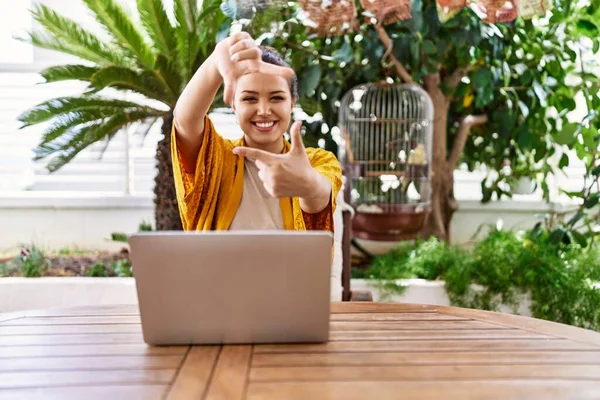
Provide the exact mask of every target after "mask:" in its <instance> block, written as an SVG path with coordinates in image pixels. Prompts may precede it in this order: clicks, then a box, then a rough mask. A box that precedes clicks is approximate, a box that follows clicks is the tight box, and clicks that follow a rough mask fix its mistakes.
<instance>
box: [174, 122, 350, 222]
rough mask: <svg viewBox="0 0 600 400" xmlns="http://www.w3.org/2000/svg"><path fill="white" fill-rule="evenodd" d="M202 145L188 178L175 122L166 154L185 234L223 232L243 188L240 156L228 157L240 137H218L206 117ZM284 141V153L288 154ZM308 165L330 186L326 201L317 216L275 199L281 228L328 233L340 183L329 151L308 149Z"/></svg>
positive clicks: (336, 164)
mask: <svg viewBox="0 0 600 400" xmlns="http://www.w3.org/2000/svg"><path fill="white" fill-rule="evenodd" d="M204 123H205V128H204V136H203V142H202V147H201V148H200V154H199V155H198V160H197V161H196V171H195V173H194V174H189V173H187V172H186V171H185V169H184V167H183V163H182V161H181V154H180V152H179V149H178V148H177V140H176V136H175V124H173V129H172V132H171V155H172V159H173V172H174V178H175V190H176V192H177V202H178V204H179V213H180V215H181V221H182V223H183V229H184V230H186V231H191V230H197V231H210V230H228V229H229V226H230V225H231V222H232V221H233V218H234V217H235V214H236V212H237V209H238V206H239V204H240V201H241V198H242V191H243V187H244V158H243V157H242V156H238V155H236V154H233V151H232V150H233V148H234V147H239V146H244V145H245V142H244V139H243V138H241V139H238V140H227V139H223V138H222V137H221V136H220V135H219V134H218V133H217V132H216V130H215V127H214V125H213V123H212V121H211V120H210V118H209V117H208V116H207V117H205V121H204ZM290 147H291V146H290V144H289V142H287V141H285V143H284V153H287V152H288V151H289V150H290ZM306 154H307V155H308V158H309V160H310V163H311V165H312V167H313V168H314V169H315V170H316V171H317V172H318V173H320V174H321V175H322V176H324V177H326V178H327V179H329V181H330V182H331V188H332V190H331V200H330V203H329V205H328V206H327V207H326V208H325V209H324V210H323V211H321V212H318V213H315V214H310V213H306V212H304V211H302V209H301V208H300V200H299V199H298V198H292V199H290V198H282V199H280V201H279V204H280V207H281V215H282V218H283V225H284V228H285V229H286V230H296V231H305V230H326V231H330V232H333V212H334V211H335V207H336V198H337V194H338V192H339V190H340V187H341V185H342V178H341V169H340V164H339V162H338V160H337V159H336V158H335V156H334V155H333V154H332V153H331V152H328V151H325V150H322V149H314V148H307V149H306Z"/></svg>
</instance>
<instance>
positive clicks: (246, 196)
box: [229, 159, 284, 230]
mask: <svg viewBox="0 0 600 400" xmlns="http://www.w3.org/2000/svg"><path fill="white" fill-rule="evenodd" d="M278 229H284V228H283V217H282V216H281V207H280V206H279V199H277V198H275V197H273V196H271V195H270V194H269V193H268V192H267V191H266V189H265V187H264V185H263V183H262V181H261V180H260V177H259V176H258V167H257V166H256V165H255V164H254V162H253V161H250V160H247V159H246V160H244V190H243V192H242V200H241V201H240V205H239V207H238V210H237V212H236V214H235V217H234V218H233V221H232V222H231V226H230V227H229V230H278Z"/></svg>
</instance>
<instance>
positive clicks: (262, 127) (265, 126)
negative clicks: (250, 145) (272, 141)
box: [252, 121, 277, 132]
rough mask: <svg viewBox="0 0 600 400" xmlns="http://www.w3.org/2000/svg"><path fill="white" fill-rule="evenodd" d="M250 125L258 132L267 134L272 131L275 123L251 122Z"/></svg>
mask: <svg viewBox="0 0 600 400" xmlns="http://www.w3.org/2000/svg"><path fill="white" fill-rule="evenodd" d="M252 125H254V126H255V127H256V128H257V129H258V130H259V131H262V132H268V131H270V130H271V129H273V127H275V125H277V121H268V122H252Z"/></svg>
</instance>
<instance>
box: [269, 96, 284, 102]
mask: <svg viewBox="0 0 600 400" xmlns="http://www.w3.org/2000/svg"><path fill="white" fill-rule="evenodd" d="M271 100H276V101H281V100H283V97H281V96H275V97H273V98H271Z"/></svg>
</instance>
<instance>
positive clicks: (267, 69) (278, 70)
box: [257, 61, 296, 78]
mask: <svg viewBox="0 0 600 400" xmlns="http://www.w3.org/2000/svg"><path fill="white" fill-rule="evenodd" d="M257 72H262V73H264V74H271V75H278V76H282V77H284V78H291V77H292V76H294V75H295V74H296V73H295V72H294V70H293V69H291V68H287V67H280V66H279V65H274V64H269V63H266V62H264V61H261V62H259V63H258V71H257Z"/></svg>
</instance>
